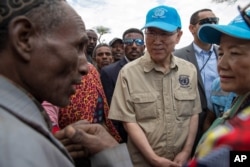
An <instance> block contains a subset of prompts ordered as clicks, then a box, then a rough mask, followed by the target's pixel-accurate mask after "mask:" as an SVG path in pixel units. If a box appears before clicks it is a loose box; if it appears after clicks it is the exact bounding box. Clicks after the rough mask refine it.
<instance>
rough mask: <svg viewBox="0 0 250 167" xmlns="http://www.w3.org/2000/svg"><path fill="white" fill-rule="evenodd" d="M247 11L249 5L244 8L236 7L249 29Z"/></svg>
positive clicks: (249, 21) (249, 19)
mask: <svg viewBox="0 0 250 167" xmlns="http://www.w3.org/2000/svg"><path fill="white" fill-rule="evenodd" d="M249 9H250V3H249V4H248V5H246V6H245V7H244V8H241V7H240V6H238V10H239V12H240V15H241V16H242V18H243V19H244V20H245V22H246V23H247V25H248V26H249V27H250V11H249Z"/></svg>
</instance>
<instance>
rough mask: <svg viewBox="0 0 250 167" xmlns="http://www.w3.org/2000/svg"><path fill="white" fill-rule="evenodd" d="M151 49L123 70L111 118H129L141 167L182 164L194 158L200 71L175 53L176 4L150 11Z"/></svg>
mask: <svg viewBox="0 0 250 167" xmlns="http://www.w3.org/2000/svg"><path fill="white" fill-rule="evenodd" d="M143 28H144V29H145V34H146V48H147V52H146V53H145V54H144V56H142V57H140V58H138V59H136V60H134V61H133V62H130V63H128V64H126V65H125V66H124V67H123V68H122V69H121V71H120V73H119V76H118V79H117V83H116V87H115V91H114V95H113V98H112V102H111V107H110V113H109V118H110V119H114V120H119V121H122V122H123V125H124V127H125V129H126V131H127V132H128V144H127V145H128V149H129V153H130V156H131V158H132V161H133V165H134V166H135V167H150V166H170V165H172V166H179V165H182V164H184V163H185V161H187V159H188V158H189V156H190V154H191V150H192V146H193V143H194V140H195V136H196V131H197V125H198V113H199V112H200V111H201V106H200V100H199V99H200V98H199V93H198V87H197V72H196V69H195V67H194V65H192V64H191V63H189V62H187V61H185V60H183V59H180V58H177V57H174V56H173V55H172V51H173V49H174V47H175V45H176V44H177V43H178V42H179V40H180V38H181V35H182V31H181V20H180V16H179V14H178V13H177V11H176V9H174V8H172V7H168V6H157V7H155V8H153V9H151V10H149V12H148V14H147V17H146V24H145V26H144V27H143Z"/></svg>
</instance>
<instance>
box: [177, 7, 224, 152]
mask: <svg viewBox="0 0 250 167" xmlns="http://www.w3.org/2000/svg"><path fill="white" fill-rule="evenodd" d="M218 21H219V18H218V17H216V15H215V14H214V13H213V11H212V10H211V9H200V10H198V11H196V12H194V13H193V14H192V15H191V17H190V24H189V31H190V32H191V33H192V35H193V42H192V43H191V44H190V45H188V46H185V47H183V48H180V49H176V50H175V51H174V53H173V54H174V55H175V56H177V57H180V58H182V59H184V60H187V61H189V62H191V63H192V64H194V65H195V67H196V69H197V76H198V89H199V94H200V101H201V106H202V112H201V113H200V114H199V125H198V132H197V136H196V139H195V144H194V147H193V151H192V155H193V153H194V150H195V147H196V145H197V143H198V141H199V139H200V137H201V136H202V134H203V133H204V132H205V131H206V129H207V128H208V127H209V124H206V121H205V119H207V118H206V117H210V115H211V113H212V104H211V101H210V96H211V85H212V82H213V80H214V79H216V78H217V77H218V72H217V68H216V66H217V57H218V55H217V46H215V45H213V44H209V43H206V42H203V41H201V40H200V39H199V38H198V36H197V32H198V30H199V28H200V26H202V25H204V24H217V23H218Z"/></svg>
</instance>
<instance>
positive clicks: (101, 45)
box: [92, 43, 111, 57]
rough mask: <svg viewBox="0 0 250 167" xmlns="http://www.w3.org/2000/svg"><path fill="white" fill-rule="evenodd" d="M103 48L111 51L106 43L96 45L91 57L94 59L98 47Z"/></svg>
mask: <svg viewBox="0 0 250 167" xmlns="http://www.w3.org/2000/svg"><path fill="white" fill-rule="evenodd" d="M103 46H105V47H107V48H109V49H110V50H111V47H110V46H109V45H108V44H106V43H99V44H98V45H96V47H95V49H94V50H93V54H92V57H96V50H97V49H98V48H100V47H103Z"/></svg>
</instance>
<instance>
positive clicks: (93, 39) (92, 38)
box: [86, 29, 98, 64]
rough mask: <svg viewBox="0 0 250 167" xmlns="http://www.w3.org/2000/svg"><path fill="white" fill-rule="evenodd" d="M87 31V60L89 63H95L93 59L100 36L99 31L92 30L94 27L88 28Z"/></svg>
mask: <svg viewBox="0 0 250 167" xmlns="http://www.w3.org/2000/svg"><path fill="white" fill-rule="evenodd" d="M86 31H87V35H88V45H87V47H86V52H87V54H86V57H87V60H88V62H89V63H91V64H94V63H95V62H94V60H93V57H92V55H93V51H94V49H95V47H96V45H97V39H98V36H97V33H96V32H95V31H94V30H92V29H88V30H86Z"/></svg>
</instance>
